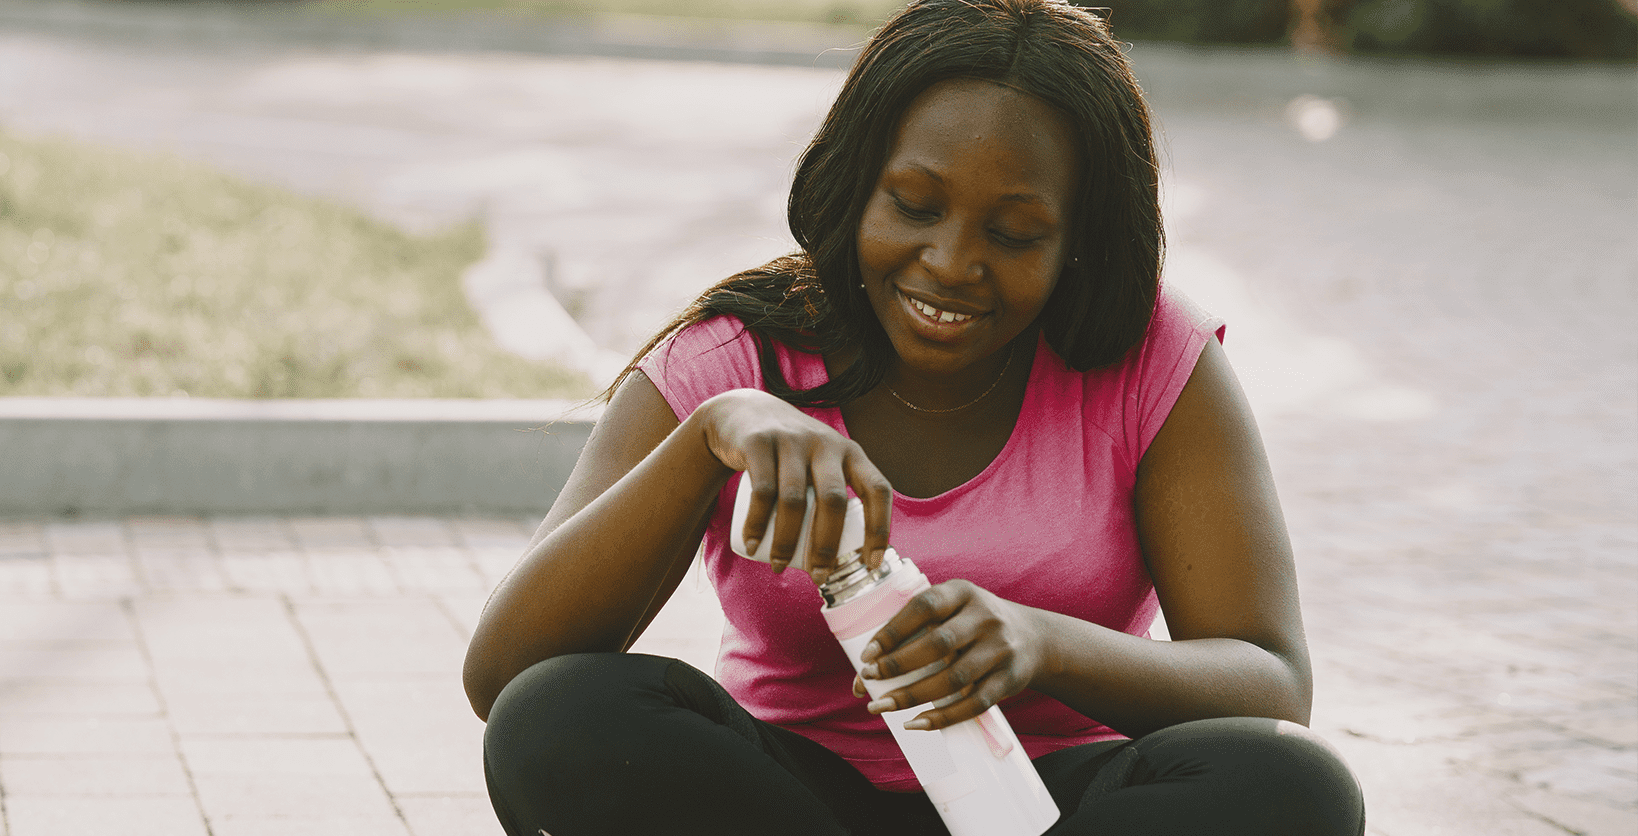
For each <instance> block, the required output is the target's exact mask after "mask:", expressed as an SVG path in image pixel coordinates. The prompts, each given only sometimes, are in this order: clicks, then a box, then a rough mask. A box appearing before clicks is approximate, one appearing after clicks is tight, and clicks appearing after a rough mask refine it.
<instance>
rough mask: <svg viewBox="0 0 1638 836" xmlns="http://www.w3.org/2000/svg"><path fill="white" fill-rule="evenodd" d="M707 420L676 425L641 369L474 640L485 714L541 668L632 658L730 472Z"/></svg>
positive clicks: (473, 663) (473, 686)
mask: <svg viewBox="0 0 1638 836" xmlns="http://www.w3.org/2000/svg"><path fill="white" fill-rule="evenodd" d="M696 417H697V418H698V420H696ZM705 417H706V416H704V415H701V414H700V413H698V412H696V415H695V416H690V418H689V420H688V421H685V422H681V423H679V422H678V421H677V418H676V416H675V414H673V413H672V411H671V407H670V406H668V405H667V404H666V402H665V399H664V398H663V397H661V396H660V392H659V390H658V389H656V388H654V384H653V383H652V382H650V381H649V380H648V378H647V377H645V376H643V375H642V373H641V372H638V373H635V374H633V375H631V376H630V377H629V378H627V380H626V382H625V383H624V384H622V385H621V387H620V389H619V391H617V392H616V393H615V395H614V397H613V398H612V399H611V400H610V402H609V405H608V408H607V409H605V410H604V412H603V416H602V419H601V420H599V421H598V422H597V426H596V427H595V428H594V429H593V430H592V434H591V437H590V438H589V439H587V441H586V446H585V448H584V449H583V450H582V451H581V454H580V459H579V461H578V462H577V463H576V464H575V468H574V471H573V473H571V474H570V476H569V478H568V481H567V482H566V483H565V484H564V486H563V491H562V492H561V493H559V494H558V497H557V501H556V502H554V503H553V504H552V509H551V511H550V512H548V513H547V515H546V519H545V521H544V522H542V523H541V526H540V529H539V531H538V532H536V534H535V537H534V539H533V541H532V542H531V543H530V546H529V550H528V551H527V552H525V554H524V555H523V557H522V558H520V559H519V561H518V563H517V565H516V566H515V567H513V569H512V571H511V572H510V573H509V574H508V575H507V576H506V578H505V579H504V580H502V581H501V583H500V585H499V586H497V587H496V588H495V592H494V593H493V594H492V595H491V596H490V598H489V602H488V603H487V604H486V605H485V606H484V610H483V615H482V616H481V617H480V618H479V620H478V625H477V629H476V630H475V631H474V632H473V635H472V643H471V645H470V646H469V647H468V649H467V654H466V666H465V670H464V674H463V676H464V680H465V684H466V693H467V698H468V699H469V700H470V701H471V703H472V709H473V710H474V711H476V712H477V714H478V716H479V717H480V718H484V719H488V716H489V709H490V707H491V706H493V705H494V702H495V698H496V697H497V696H499V695H500V691H501V689H502V688H504V687H506V683H508V682H510V681H512V678H513V677H515V676H517V675H518V674H519V673H522V672H523V671H524V670H526V669H527V668H529V666H531V665H533V664H534V663H536V662H539V661H542V660H544V659H549V658H551V657H553V656H558V655H562V654H565V653H577V652H584V651H596V650H604V651H619V650H624V649H625V648H626V647H628V646H630V643H631V641H632V640H634V639H635V635H633V634H634V633H636V632H638V629H637V628H638V626H639V624H640V623H641V622H643V621H644V620H645V616H647V617H649V618H652V613H651V612H650V604H651V602H657V603H656V604H655V605H654V607H653V609H655V610H657V609H658V605H659V604H663V603H664V602H665V600H666V599H667V598H669V597H670V595H671V592H672V591H673V590H674V589H675V588H676V585H677V583H678V582H679V581H680V579H681V578H682V576H683V574H684V573H686V571H687V568H688V562H689V559H690V558H691V557H692V555H693V554H694V551H695V549H696V548H697V547H698V545H699V540H700V536H701V533H702V531H703V530H704V526H705V520H706V516H707V512H708V511H709V509H710V507H711V502H712V500H713V499H714V498H715V497H716V494H717V491H719V490H721V488H722V485H723V483H724V482H725V481H726V480H727V478H728V476H729V474H730V473H732V471H731V470H729V469H728V468H727V467H724V466H723V464H722V463H721V462H720V461H719V460H718V459H717V458H716V457H715V456H714V455H712V453H711V451H710V449H709V448H708V447H707V446H706V444H705V440H704V433H703V432H702V431H701V430H700V427H699V425H700V424H701V423H702V422H703V420H704V418H705Z"/></svg>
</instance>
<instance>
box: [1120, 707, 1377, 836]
mask: <svg viewBox="0 0 1638 836" xmlns="http://www.w3.org/2000/svg"><path fill="white" fill-rule="evenodd" d="M1190 727H1193V728H1190ZM1175 729H1176V731H1177V733H1178V734H1177V738H1178V739H1182V738H1192V741H1193V744H1192V745H1194V746H1199V747H1201V748H1197V749H1194V750H1193V751H1194V753H1195V755H1196V756H1197V758H1198V756H1200V755H1201V754H1204V757H1203V758H1199V759H1197V758H1182V759H1175V760H1172V763H1173V764H1176V765H1179V766H1183V768H1184V769H1185V770H1190V768H1191V765H1192V767H1193V768H1198V769H1203V770H1204V771H1208V772H1213V773H1216V774H1217V776H1218V780H1217V782H1214V783H1217V785H1218V787H1219V789H1220V790H1222V791H1226V794H1227V795H1230V796H1236V797H1239V798H1240V799H1241V800H1242V801H1245V802H1250V803H1252V805H1253V806H1254V807H1255V808H1257V809H1258V810H1260V811H1262V813H1261V814H1263V815H1272V816H1274V817H1275V818H1276V819H1278V820H1279V822H1278V823H1276V821H1269V822H1266V824H1267V825H1268V829H1266V830H1264V831H1263V832H1268V833H1285V832H1291V833H1326V834H1332V833H1335V834H1349V836H1352V835H1353V834H1359V833H1362V832H1363V830H1364V821H1365V802H1364V797H1363V794H1362V792H1361V791H1360V786H1359V781H1358V779H1357V778H1355V777H1354V773H1353V770H1351V769H1349V768H1348V764H1347V762H1346V761H1344V760H1343V758H1342V755H1341V753H1340V752H1338V751H1337V750H1336V749H1335V748H1334V747H1333V746H1331V744H1330V743H1328V742H1326V740H1325V739H1324V738H1322V737H1320V736H1319V735H1318V734H1315V733H1314V732H1313V731H1311V730H1309V729H1307V728H1305V727H1303V726H1300V725H1297V724H1296V723H1291V722H1287V721H1283V720H1270V719H1265V718H1253V717H1235V718H1225V719H1220V720H1206V721H1201V722H1199V723H1186V724H1184V725H1183V726H1178V727H1175ZM1167 731H1172V730H1167ZM1161 734H1165V732H1162V733H1161ZM1162 745H1163V746H1164V744H1162ZM1155 754H1160V753H1151V752H1145V753H1144V759H1145V760H1151V756H1152V755H1155ZM1154 760H1156V761H1161V762H1164V761H1165V760H1167V759H1166V758H1164V757H1159V758H1155V759H1154ZM1151 762H1153V761H1151ZM1190 762H1192V764H1191V763H1190ZM1185 764H1190V765H1185Z"/></svg>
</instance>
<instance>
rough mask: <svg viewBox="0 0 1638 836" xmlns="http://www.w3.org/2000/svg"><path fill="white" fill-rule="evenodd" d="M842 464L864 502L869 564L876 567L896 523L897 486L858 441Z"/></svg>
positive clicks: (851, 483)
mask: <svg viewBox="0 0 1638 836" xmlns="http://www.w3.org/2000/svg"><path fill="white" fill-rule="evenodd" d="M842 467H843V469H844V471H845V472H846V474H847V482H848V485H850V486H851V487H852V488H853V494H854V496H857V497H859V501H860V502H862V503H864V515H865V527H864V553H865V564H866V565H868V566H869V567H870V568H871V569H875V568H877V567H878V566H880V565H881V563H882V554H883V553H884V552H886V551H887V545H888V534H889V531H890V529H891V528H892V526H893V486H892V485H891V484H889V483H888V481H887V477H885V476H883V475H882V472H881V471H880V470H877V469H876V465H875V464H873V463H872V462H871V461H870V458H869V457H868V456H866V455H865V453H864V449H863V448H861V447H859V445H857V444H854V445H853V446H852V447H851V448H850V449H849V451H848V454H847V456H845V457H844V458H843V460H842Z"/></svg>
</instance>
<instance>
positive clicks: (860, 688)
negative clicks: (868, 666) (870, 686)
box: [853, 674, 870, 699]
mask: <svg viewBox="0 0 1638 836" xmlns="http://www.w3.org/2000/svg"><path fill="white" fill-rule="evenodd" d="M853 696H855V697H858V698H860V699H864V698H865V697H868V696H870V692H869V691H866V690H865V687H864V680H863V679H860V678H859V675H858V674H854V675H853Z"/></svg>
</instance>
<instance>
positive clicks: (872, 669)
mask: <svg viewBox="0 0 1638 836" xmlns="http://www.w3.org/2000/svg"><path fill="white" fill-rule="evenodd" d="M859 675H860V676H862V677H864V678H865V679H875V678H876V677H878V676H881V671H879V670H877V669H876V666H875V665H865V666H864V667H863V668H861V669H860V670H859Z"/></svg>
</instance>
